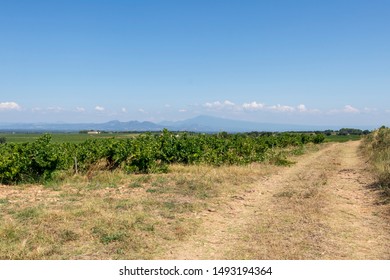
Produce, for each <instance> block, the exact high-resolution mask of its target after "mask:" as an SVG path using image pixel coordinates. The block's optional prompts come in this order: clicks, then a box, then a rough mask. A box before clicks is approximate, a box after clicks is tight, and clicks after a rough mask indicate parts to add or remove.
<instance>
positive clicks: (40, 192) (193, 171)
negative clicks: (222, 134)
mask: <svg viewBox="0 0 390 280" xmlns="http://www.w3.org/2000/svg"><path fill="white" fill-rule="evenodd" d="M171 169H172V171H171V172H170V173H167V174H144V175H128V174H124V173H121V172H119V171H118V172H114V173H113V172H108V171H95V172H94V174H93V176H90V177H88V176H81V175H75V176H68V175H66V174H65V175H64V174H63V175H61V176H62V178H59V181H58V182H56V181H52V182H50V183H48V184H47V185H45V186H41V185H19V186H0V259H14V260H15V259H153V258H155V256H156V255H159V254H160V253H161V251H163V250H166V249H167V248H169V247H170V246H171V243H174V242H177V241H180V240H185V239H186V238H188V236H191V235H193V234H194V233H196V232H197V229H198V228H199V225H200V224H201V223H202V219H201V217H202V215H203V214H202V213H208V212H209V211H210V209H211V208H212V207H215V204H216V201H218V200H219V198H221V197H223V196H226V195H230V194H233V193H235V192H237V191H240V190H242V189H245V187H246V186H247V185H249V184H251V183H253V181H254V180H256V178H257V176H259V175H260V174H264V173H266V172H268V171H269V169H270V167H269V166H267V165H264V164H252V165H250V166H246V167H237V166H222V167H211V166H203V165H199V166H198V165H194V166H181V165H173V166H172V168H171ZM61 176H60V177H61Z"/></svg>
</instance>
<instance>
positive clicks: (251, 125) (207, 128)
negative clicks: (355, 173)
mask: <svg viewBox="0 0 390 280" xmlns="http://www.w3.org/2000/svg"><path fill="white" fill-rule="evenodd" d="M164 128H167V129H169V130H173V131H193V132H209V133H210V132H220V131H226V132H250V131H313V130H326V129H334V130H338V129H340V128H342V127H336V126H332V127H329V126H310V125H292V124H274V123H257V122H248V121H239V120H231V119H224V118H217V117H211V116H198V117H195V118H192V119H188V120H183V121H177V122H167V121H165V122H160V123H153V122H146V121H145V122H139V121H129V122H120V121H109V122H106V123H76V124H66V123H57V124H51V123H30V124H26V123H16V124H10V123H8V124H0V130H1V131H30V132H45V131H48V132H77V131H81V130H100V131H160V130H162V129H164ZM359 128H360V127H359Z"/></svg>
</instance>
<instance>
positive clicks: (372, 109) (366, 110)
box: [363, 107, 378, 113]
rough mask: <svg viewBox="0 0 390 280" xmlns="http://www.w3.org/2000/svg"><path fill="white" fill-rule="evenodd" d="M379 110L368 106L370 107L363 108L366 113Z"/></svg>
mask: <svg viewBox="0 0 390 280" xmlns="http://www.w3.org/2000/svg"><path fill="white" fill-rule="evenodd" d="M377 111H378V109H377V108H368V107H365V108H364V109H363V112H365V113H372V112H377Z"/></svg>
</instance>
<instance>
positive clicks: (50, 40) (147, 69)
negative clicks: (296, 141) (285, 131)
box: [0, 0, 390, 127]
mask: <svg viewBox="0 0 390 280" xmlns="http://www.w3.org/2000/svg"><path fill="white" fill-rule="evenodd" d="M389 14H390V1H380V0H379V1H376V0H368V1H361V0H350V1H348V0H337V1H333V0H327V1H312V0H306V1H304V0H296V1H288V0H284V1H283V0H256V1H252V0H236V1H232V0H208V1H204V0H196V1H195V0H164V1H161V0H159V1H157V0H155V1H154V0H126V1H125V0H110V1H109V0H90V1H88V0H77V1H74V0H67V1H65V0H58V1H40V0H35V1H27V0H25V1H22V0H13V1H5V0H0V123H13V122H24V123H29V122H50V123H55V122H59V123H61V122H67V123H79V122H96V123H99V122H106V121H110V120H120V121H130V120H140V121H144V120H147V121H154V122H159V121H164V120H168V121H177V120H183V119H188V118H192V117H195V116H198V115H211V116H218V117H223V118H230V119H237V120H248V121H256V122H273V123H291V124H315V125H349V126H372V127H379V126H381V125H387V126H388V125H390V121H389V120H390V32H389V30H390V16H389Z"/></svg>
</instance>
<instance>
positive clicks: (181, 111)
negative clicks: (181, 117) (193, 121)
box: [179, 109, 187, 113]
mask: <svg viewBox="0 0 390 280" xmlns="http://www.w3.org/2000/svg"><path fill="white" fill-rule="evenodd" d="M179 112H180V113H185V112H187V110H186V109H180V110H179Z"/></svg>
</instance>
